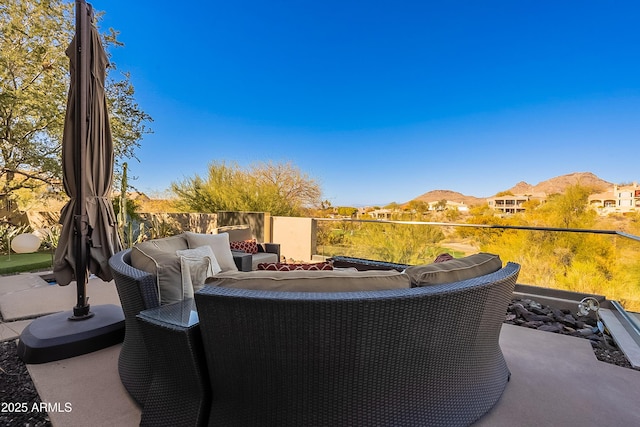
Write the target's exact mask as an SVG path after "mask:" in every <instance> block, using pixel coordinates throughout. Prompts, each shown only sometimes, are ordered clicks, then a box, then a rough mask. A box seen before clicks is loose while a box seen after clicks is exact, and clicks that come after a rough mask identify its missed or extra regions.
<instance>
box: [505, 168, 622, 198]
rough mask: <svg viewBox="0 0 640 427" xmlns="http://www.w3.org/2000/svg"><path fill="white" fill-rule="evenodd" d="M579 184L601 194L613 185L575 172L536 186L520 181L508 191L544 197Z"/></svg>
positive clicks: (585, 173) (586, 174) (589, 175)
mask: <svg viewBox="0 0 640 427" xmlns="http://www.w3.org/2000/svg"><path fill="white" fill-rule="evenodd" d="M576 184H580V185H582V186H584V187H589V188H593V190H594V192H602V191H606V190H608V189H610V188H611V187H612V186H613V184H612V183H611V182H608V181H605V180H603V179H600V178H598V177H597V176H596V175H594V174H592V173H591V172H575V173H570V174H567V175H561V176H557V177H555V178H551V179H548V180H546V181H542V182H540V183H538V184H536V185H531V184H528V183H526V182H524V181H520V182H519V183H517V184H516V185H514V186H513V187H511V188H510V189H509V190H507V191H510V192H511V193H513V194H540V193H544V194H546V195H549V194H555V193H562V192H564V190H565V189H566V188H567V187H569V186H572V185H576Z"/></svg>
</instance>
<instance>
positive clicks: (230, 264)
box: [184, 231, 238, 271]
mask: <svg viewBox="0 0 640 427" xmlns="http://www.w3.org/2000/svg"><path fill="white" fill-rule="evenodd" d="M184 234H185V235H186V236H187V243H188V244H189V248H198V247H200V246H205V245H207V246H210V247H211V249H212V250H213V254H214V255H215V257H216V260H217V261H218V264H219V265H220V268H221V269H222V271H238V267H237V266H236V263H235V262H234V261H233V254H232V253H231V248H230V246H229V235H228V234H227V233H222V234H200V233H192V232H190V231H186V232H185V233H184Z"/></svg>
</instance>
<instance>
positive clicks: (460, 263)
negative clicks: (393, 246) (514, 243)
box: [405, 252, 502, 286]
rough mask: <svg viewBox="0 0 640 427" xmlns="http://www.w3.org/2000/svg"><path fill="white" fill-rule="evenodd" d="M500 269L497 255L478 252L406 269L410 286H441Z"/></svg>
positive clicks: (500, 262)
mask: <svg viewBox="0 0 640 427" xmlns="http://www.w3.org/2000/svg"><path fill="white" fill-rule="evenodd" d="M501 268H502V261H501V260H500V257H499V256H498V255H494V254H488V253H484V252H480V253H478V254H474V255H469V256H468V257H464V258H457V259H452V260H449V261H444V262H438V263H434V264H425V265H416V266H411V267H407V269H406V270H405V273H407V275H408V276H409V277H410V279H411V285H412V286H429V285H441V284H443V283H452V282H458V281H460V280H467V279H472V278H474V277H478V276H484V275H485V274H489V273H493V272H495V271H498V270H500V269H501Z"/></svg>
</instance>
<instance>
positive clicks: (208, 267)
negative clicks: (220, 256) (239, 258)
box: [176, 245, 221, 298]
mask: <svg viewBox="0 0 640 427" xmlns="http://www.w3.org/2000/svg"><path fill="white" fill-rule="evenodd" d="M176 254H177V255H178V256H179V257H180V271H181V273H182V288H183V292H184V294H183V296H184V298H193V293H194V292H195V291H197V290H199V289H201V288H202V287H203V286H204V284H205V283H206V282H207V279H209V278H210V277H213V276H214V275H216V274H218V273H220V271H221V269H220V265H219V264H218V261H217V260H216V257H215V255H214V254H213V250H212V249H211V247H210V246H208V245H205V246H200V247H199V248H195V249H184V250H180V251H176ZM189 293H190V295H189Z"/></svg>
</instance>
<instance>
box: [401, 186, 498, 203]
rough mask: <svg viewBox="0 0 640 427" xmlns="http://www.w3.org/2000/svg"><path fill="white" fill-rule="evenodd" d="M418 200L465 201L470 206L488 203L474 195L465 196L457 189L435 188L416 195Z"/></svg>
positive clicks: (427, 201)
mask: <svg viewBox="0 0 640 427" xmlns="http://www.w3.org/2000/svg"><path fill="white" fill-rule="evenodd" d="M413 200H416V201H419V202H426V203H429V202H439V201H440V200H448V201H450V202H456V203H464V204H466V205H468V206H473V205H478V204H483V203H486V201H485V199H482V198H479V197H474V196H465V195H464V194H462V193H458V192H456V191H451V190H433V191H429V192H427V193H424V194H422V195H421V196H418V197H416V198H415V199H413Z"/></svg>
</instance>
